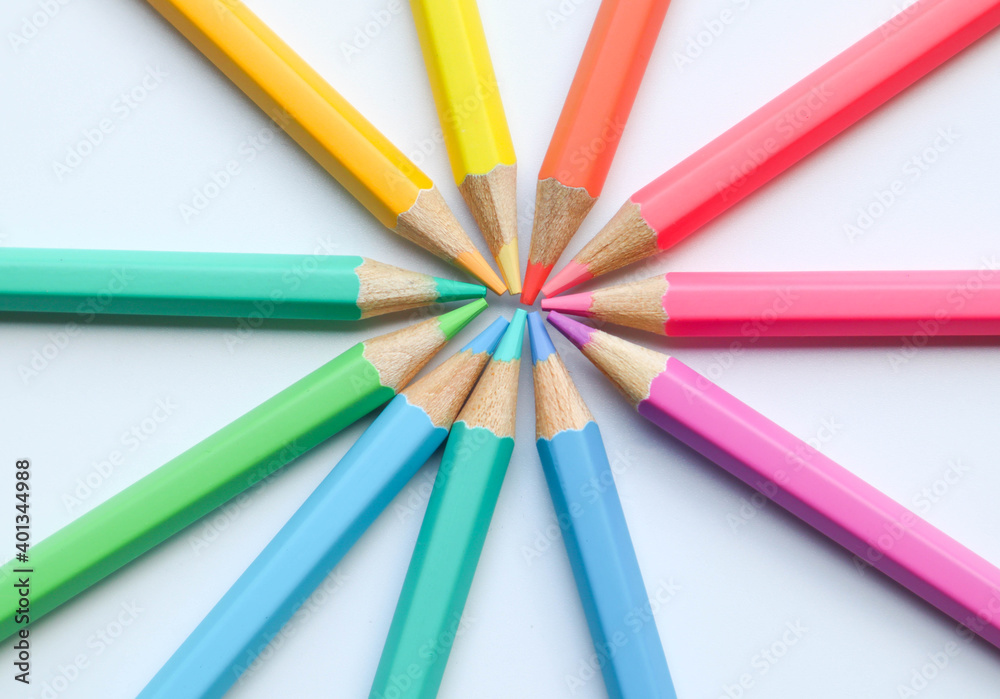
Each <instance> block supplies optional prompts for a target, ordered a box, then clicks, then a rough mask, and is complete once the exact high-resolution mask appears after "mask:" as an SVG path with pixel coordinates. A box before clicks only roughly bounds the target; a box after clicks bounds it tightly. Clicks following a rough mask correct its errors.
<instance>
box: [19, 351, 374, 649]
mask: <svg viewBox="0 0 1000 699" xmlns="http://www.w3.org/2000/svg"><path fill="white" fill-rule="evenodd" d="M363 351H364V345H363V344H358V345H355V346H354V347H352V348H351V349H349V350H347V351H346V352H344V353H343V354H341V355H340V356H339V357H337V358H336V359H334V360H332V361H330V362H328V363H327V364H325V365H324V366H322V367H320V368H319V369H317V370H316V371H314V372H313V373H311V374H309V375H308V376H306V377H305V378H303V379H301V380H300V381H298V382H296V383H295V384H293V385H292V386H290V387H288V388H287V389H285V390H284V391H282V392H280V393H278V394H277V395H275V396H274V397H272V398H270V399H269V400H267V401H265V402H264V403H262V404H261V405H259V406H257V407H256V408H254V409H253V410H251V411H250V412H248V413H246V414H245V415H243V416H242V417H240V418H238V419H237V420H235V421H234V422H232V423H230V424H229V425H227V426H226V427H223V428H222V429H221V430H219V431H218V432H216V433H215V434H213V435H211V436H210V437H208V438H206V439H205V440H203V441H201V442H200V443H198V444H197V445H195V446H194V447H192V448H190V449H188V450H187V451H186V452H184V453H183V454H181V455H180V456H178V457H176V458H175V459H173V460H171V461H169V462H167V463H166V464H164V465H163V466H161V467H160V468H158V469H156V470H155V471H153V472H152V473H150V474H149V475H147V476H146V477H144V478H142V479H141V480H139V481H138V482H136V483H134V484H133V485H131V486H129V487H128V488H126V489H125V490H123V491H122V492H120V493H118V494H117V495H115V496H113V497H112V498H111V499H109V500H107V501H105V502H103V503H101V504H100V505H98V506H97V507H95V508H94V509H92V510H90V511H89V512H87V513H86V514H84V515H82V516H81V517H79V518H78V519H76V520H74V521H73V522H71V523H70V524H68V525H66V526H65V527H63V528H62V529H60V530H59V531H57V532H55V533H54V534H52V535H51V536H49V537H47V538H45V539H43V540H42V541H40V542H39V543H38V544H36V545H35V546H33V547H32V554H31V558H32V564H33V566H34V567H35V568H36V569H38V570H40V571H42V570H43V571H45V574H44V575H40V576H39V577H38V579H37V580H36V581H35V582H34V583H33V586H32V599H31V602H32V612H33V614H32V620H35V619H37V618H38V617H41V616H43V615H44V614H47V613H48V612H50V611H52V610H53V609H55V608H56V607H58V606H59V605H60V604H62V603H63V602H66V601H67V600H69V599H71V598H72V597H74V596H75V595H77V594H79V593H80V592H82V591H83V590H85V589H87V588H88V587H90V586H91V585H93V584H94V583H96V582H97V581H99V580H101V579H102V578H104V577H106V576H107V575H109V574H111V573H112V572H114V571H115V570H117V569H118V568H121V567H122V566H124V565H125V564H126V563H129V562H130V561H132V560H133V559H135V558H137V557H139V556H140V555H142V554H143V553H145V552H146V551H148V550H149V549H151V548H153V547H154V546H156V545H157V544H159V543H161V542H163V541H164V540H165V539H167V538H169V537H170V536H172V535H173V534H176V533H177V532H178V531H180V530H181V529H183V528H184V527H186V526H188V525H189V524H191V523H192V522H194V521H196V520H197V519H199V518H200V517H202V516H203V515H205V514H207V513H209V512H211V511H212V510H213V509H215V508H216V507H218V506H219V505H222V504H223V503H225V502H226V501H228V500H229V499H231V498H232V497H234V496H235V495H237V494H238V493H240V492H242V491H244V490H246V489H247V488H249V487H250V486H252V485H254V484H255V483H257V482H259V481H261V480H262V479H264V478H265V477H266V476H268V475H269V474H271V473H273V472H274V471H276V470H278V469H279V468H281V467H282V466H284V465H285V464H286V463H288V462H289V461H291V460H293V459H294V458H296V457H298V456H300V455H301V454H303V453H305V452H306V451H308V450H309V449H311V448H313V447H314V446H316V445H317V444H319V443H320V442H322V441H323V440H325V439H327V438H328V437H330V436H331V435H333V434H335V433H336V432H338V431H340V430H341V429H343V428H344V427H346V426H347V425H349V424H351V423H352V422H354V421H355V420H357V419H358V418H360V417H361V416H363V415H365V414H366V413H368V412H370V411H372V410H374V409H375V408H376V407H378V406H379V405H381V404H382V403H385V402H386V401H387V400H389V399H390V398H392V396H393V390H392V389H390V388H387V387H385V386H383V385H382V384H381V383H380V381H379V373H378V371H377V370H376V369H375V367H374V366H372V364H371V362H369V361H368V360H367V359H366V358H365V357H364V355H363ZM12 565H14V564H13V563H8V564H7V565H5V566H4V571H5V572H9V569H10V568H11V566H12ZM10 599H11V598H9V597H4V600H10ZM15 607H16V604H15V603H12V602H11V601H5V602H4V603H3V606H2V607H0V638H6V637H7V636H8V635H9V634H10V633H12V632H13V630H14V623H13V618H14V611H15Z"/></svg>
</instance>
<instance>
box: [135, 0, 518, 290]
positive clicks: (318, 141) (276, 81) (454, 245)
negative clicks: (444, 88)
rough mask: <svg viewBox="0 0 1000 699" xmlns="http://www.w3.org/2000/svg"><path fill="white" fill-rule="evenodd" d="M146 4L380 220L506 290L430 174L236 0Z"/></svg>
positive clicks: (495, 287)
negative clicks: (393, 143)
mask: <svg viewBox="0 0 1000 699" xmlns="http://www.w3.org/2000/svg"><path fill="white" fill-rule="evenodd" d="M148 2H149V4H150V5H152V6H153V7H154V8H156V10H157V11H158V12H159V13H160V14H162V15H163V16H164V17H165V18H166V19H167V21H169V22H170V23H171V24H172V25H174V27H176V28H177V30H178V31H180V33H181V34H183V35H184V36H185V37H186V38H187V39H188V40H189V41H190V42H191V43H192V44H194V45H195V47H197V48H198V50H199V51H201V52H202V53H203V54H205V56H206V57H207V58H208V59H209V60H210V61H212V63H214V64H215V66H216V67H217V68H219V70H221V71H222V72H223V73H225V74H226V76H227V77H228V78H229V79H230V80H232V81H233V82H234V83H236V85H237V86H238V87H239V88H240V89H241V90H243V92H245V93H246V94H247V96H249V97H250V99H252V100H253V101H254V102H256V103H257V106H258V107H260V108H261V109H263V110H264V111H265V112H266V113H267V115H268V116H270V117H271V118H272V119H273V120H274V121H275V122H276V123H277V124H278V125H280V126H281V128H283V129H284V130H285V131H286V132H287V133H288V135H289V136H291V137H292V138H293V139H295V141H296V142H297V143H298V144H299V145H300V146H302V148H304V149H305V150H306V152H307V153H309V155H311V156H312V157H313V158H315V159H316V161H317V162H318V163H319V164H320V165H322V166H323V168H324V169H325V170H326V171H327V172H329V173H330V174H331V175H333V177H334V178H335V179H336V180H337V181H338V182H339V183H340V184H341V185H343V186H344V187H345V188H346V189H347V191H349V192H350V193H351V194H352V195H353V196H354V197H355V198H356V199H357V200H358V201H359V202H361V203H362V204H363V205H364V206H365V208H367V209H368V210H369V211H370V212H372V214H374V215H375V217H376V218H377V219H378V220H379V221H381V222H382V223H383V224H385V225H386V226H387V227H389V228H390V229H392V230H393V231H395V232H396V233H397V234H399V235H401V236H402V237H404V238H406V239H407V240H409V241H411V242H413V243H416V244H417V245H419V246H420V247H422V248H424V249H426V250H428V251H430V252H432V253H434V254H435V255H437V256H438V257H441V258H443V259H445V260H447V261H448V262H451V263H453V264H455V265H457V266H458V267H461V268H462V269H464V270H466V271H467V272H469V273H470V274H472V275H474V276H476V277H478V278H479V279H481V280H482V281H483V283H485V284H486V285H487V286H489V287H490V288H491V289H493V291H495V292H496V293H498V294H502V293H503V292H504V291H505V288H504V285H503V282H501V281H500V278H499V277H498V276H497V275H496V273H495V272H494V271H493V269H492V268H491V267H490V266H489V264H488V263H487V262H486V260H485V259H483V256H482V255H481V254H480V253H479V251H478V250H477V249H476V247H475V245H473V243H472V241H471V240H470V239H469V236H468V235H467V234H466V233H465V231H463V230H462V227H461V226H460V225H459V224H458V221H456V220H455V217H454V215H453V214H452V212H451V210H450V209H449V208H448V205H447V204H446V203H445V201H444V198H443V197H442V196H441V194H440V192H438V190H437V188H436V187H435V186H434V183H433V182H432V181H431V179H430V178H429V177H428V176H427V175H425V174H424V173H423V172H421V171H420V169H419V168H418V167H417V166H416V165H414V164H413V162H412V161H410V159H409V158H407V157H406V156H405V155H404V154H403V153H402V152H401V151H400V150H399V149H398V148H396V147H395V146H394V145H392V143H390V142H389V140H388V139H387V138H386V137H385V136H383V135H382V134H381V133H380V132H379V131H378V129H376V128H375V127H374V126H372V124H371V122H369V121H368V120H367V119H365V118H364V116H362V115H361V113H360V112H358V110H356V109H355V108H354V107H352V106H351V105H350V103H348V102H347V100H345V99H344V98H343V97H341V96H340V94H338V93H337V91H336V90H334V89H333V88H332V87H330V85H329V84H328V83H327V82H326V81H325V80H323V78H322V77H320V75H319V73H317V72H316V71H315V70H313V69H312V68H311V67H310V66H309V65H308V64H307V63H306V62H305V61H304V60H302V58H300V57H299V56H298V54H296V53H295V52H294V51H292V49H290V48H289V47H288V45H287V44H285V42H283V41H282V40H281V39H280V38H279V37H278V36H277V35H276V34H275V33H274V32H272V31H271V30H270V29H269V28H268V27H267V25H265V24H264V23H263V22H262V21H261V20H260V19H259V18H258V17H257V16H256V15H254V14H253V13H252V12H251V11H250V10H248V9H247V8H246V6H245V5H244V4H243V3H242V2H240V1H239V0H148Z"/></svg>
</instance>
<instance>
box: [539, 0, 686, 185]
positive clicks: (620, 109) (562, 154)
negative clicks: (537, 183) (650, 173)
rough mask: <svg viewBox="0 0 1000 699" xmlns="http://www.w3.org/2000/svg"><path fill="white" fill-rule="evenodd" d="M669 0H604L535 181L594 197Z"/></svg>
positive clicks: (618, 136) (605, 171)
mask: <svg viewBox="0 0 1000 699" xmlns="http://www.w3.org/2000/svg"><path fill="white" fill-rule="evenodd" d="M669 4H670V0H603V1H602V2H601V6H600V8H598V10H597V17H596V18H595V20H594V26H593V27H592V29H591V31H590V36H589V37H588V39H587V45H586V47H585V48H584V50H583V55H582V56H581V57H580V64H579V66H578V67H577V70H576V74H575V75H574V76H573V83H572V84H571V85H570V89H569V94H568V95H567V96H566V102H565V104H564V105H563V109H562V112H561V113H560V115H559V121H558V122H557V124H556V128H555V133H554V134H553V136H552V140H551V141H550V143H549V149H548V151H547V152H546V153H545V160H544V161H543V162H542V167H541V170H539V173H538V179H539V180H544V179H547V178H554V179H556V180H558V181H559V182H560V183H561V184H563V185H565V186H567V187H583V188H584V189H586V190H587V193H588V194H589V195H590V196H591V197H594V198H596V197H599V196H600V194H601V190H602V189H603V187H604V182H605V180H606V179H607V176H608V170H609V169H610V167H611V161H612V160H613V159H614V157H615V152H616V151H617V149H618V143H619V141H620V139H621V135H622V132H623V131H624V130H625V123H626V121H628V117H629V113H630V112H631V111H632V105H633V103H634V102H635V97H636V94H637V93H638V91H639V85H640V83H641V82H642V76H643V74H644V73H645V72H646V65H647V64H648V63H649V58H650V56H651V54H652V52H653V46H654V45H655V44H656V38H657V36H658V35H659V33H660V27H661V26H662V24H663V18H664V17H665V16H666V13H667V7H668V6H669Z"/></svg>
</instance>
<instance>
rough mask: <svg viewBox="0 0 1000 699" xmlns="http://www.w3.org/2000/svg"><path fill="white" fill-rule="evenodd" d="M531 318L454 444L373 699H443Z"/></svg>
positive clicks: (512, 337)
mask: <svg viewBox="0 0 1000 699" xmlns="http://www.w3.org/2000/svg"><path fill="white" fill-rule="evenodd" d="M525 318H526V314H525V312H524V311H523V310H521V309H518V310H517V311H515V312H514V317H513V319H512V320H511V323H510V327H509V328H508V329H507V332H506V333H505V334H504V336H503V339H502V340H501V341H500V344H499V346H497V349H496V351H495V352H494V353H493V361H491V362H490V365H489V366H488V367H486V371H484V372H483V377H482V379H480V381H479V384H478V385H477V386H476V388H475V390H474V391H473V392H472V395H471V396H469V402H468V403H466V405H465V407H464V408H462V412H461V413H460V414H459V416H458V420H457V421H456V423H455V427H454V428H453V429H452V431H451V436H450V437H449V438H448V444H447V446H446V447H445V452H444V457H443V458H442V459H441V467H440V468H439V469H438V473H437V478H436V479H435V481H434V489H433V492H432V493H431V498H430V501H429V502H428V503H427V512H426V513H425V515H424V521H423V524H422V525H421V526H420V533H419V534H418V535H417V545H416V548H415V549H414V551H413V558H412V559H411V560H410V567H409V569H408V570H407V571H406V578H405V580H404V581H403V591H402V593H400V596H399V602H398V603H397V605H396V612H395V614H394V615H393V617H392V624H391V625H390V628H389V635H388V638H387V639H386V642H385V647H384V648H383V649H382V658H381V660H380V661H379V664H378V670H377V671H376V673H375V681H374V683H373V685H372V690H371V694H370V697H372V699H389V698H390V697H391V698H392V699H417V698H418V697H419V698H421V699H431V698H432V697H434V696H436V695H437V690H438V687H439V686H440V684H441V678H442V676H443V675H444V670H445V665H446V664H447V662H448V654H449V653H450V652H451V644H452V642H453V641H454V638H455V634H456V632H457V630H458V627H459V622H460V621H461V618H462V610H463V609H464V608H465V600H466V598H467V597H468V596H469V589H470V587H471V586H472V578H473V576H474V575H475V572H476V565H477V564H478V563H479V554H480V553H481V552H482V550H483V543H484V542H485V541H486V532H487V530H488V529H489V526H490V520H491V519H492V518H493V510H494V509H495V508H496V504H497V498H498V496H499V495H500V486H501V485H502V484H503V479H504V475H505V474H506V473H507V465H508V463H509V462H510V455H511V453H512V452H513V451H514V420H515V413H516V410H517V377H518V369H519V368H520V365H521V345H522V343H523V341H524V324H525Z"/></svg>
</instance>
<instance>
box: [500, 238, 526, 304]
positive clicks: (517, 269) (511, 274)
mask: <svg viewBox="0 0 1000 699" xmlns="http://www.w3.org/2000/svg"><path fill="white" fill-rule="evenodd" d="M496 260H497V266H498V267H499V268H500V273H501V274H502V275H503V279H504V281H505V282H507V289H508V290H509V291H510V295H511V296H513V295H514V294H520V293H521V257H520V255H519V254H518V251H517V238H515V239H514V240H512V241H511V242H509V243H507V244H506V245H504V246H503V247H502V248H500V252H498V253H497V256H496Z"/></svg>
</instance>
